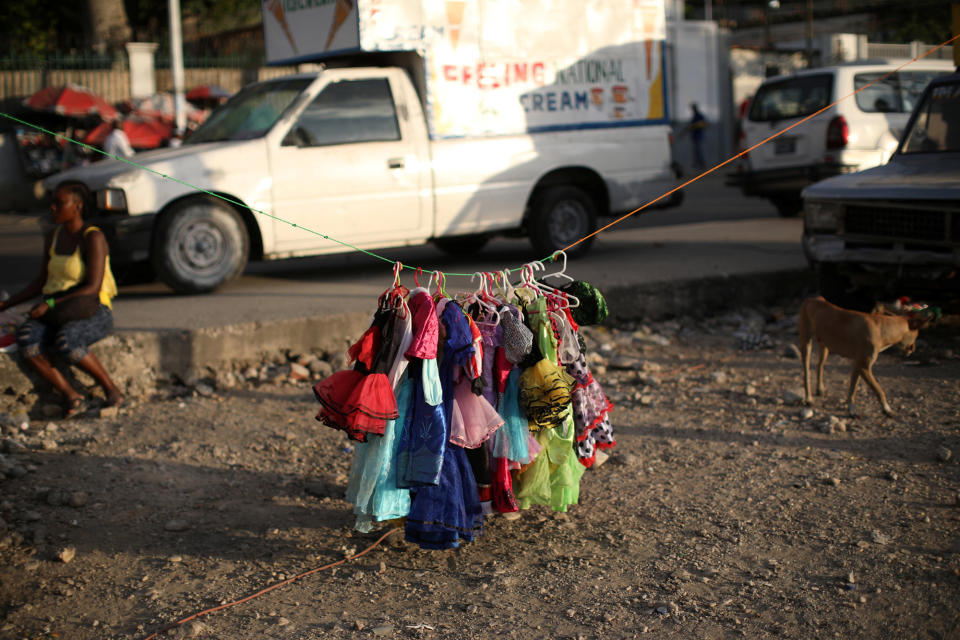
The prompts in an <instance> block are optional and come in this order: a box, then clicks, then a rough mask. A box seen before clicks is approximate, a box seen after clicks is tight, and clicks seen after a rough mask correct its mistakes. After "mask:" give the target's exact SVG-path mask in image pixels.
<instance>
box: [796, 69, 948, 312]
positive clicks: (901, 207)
mask: <svg viewBox="0 0 960 640" xmlns="http://www.w3.org/2000/svg"><path fill="white" fill-rule="evenodd" d="M803 207H804V230H803V249H804V253H805V254H806V256H807V260H808V261H809V262H810V265H811V266H812V267H813V268H814V269H815V270H816V271H817V273H818V276H819V281H820V288H821V293H822V294H823V295H824V296H825V297H826V298H828V299H832V300H833V301H834V302H835V303H837V304H840V305H842V306H847V307H852V308H866V307H870V306H872V305H873V302H874V301H875V300H876V299H878V298H882V297H896V296H902V295H906V296H910V297H913V298H915V299H923V300H926V301H930V302H933V301H936V303H937V304H941V305H951V306H953V305H955V304H956V303H957V302H958V301H960V73H954V74H951V75H946V76H941V77H938V78H936V79H934V80H932V81H931V82H930V84H929V85H928V86H927V88H926V90H925V91H924V93H923V96H922V97H921V99H920V101H919V102H918V103H917V106H916V107H915V108H914V110H913V113H912V114H911V116H910V120H909V122H908V124H907V127H906V129H905V130H904V133H903V135H902V137H901V139H900V143H899V145H898V146H897V149H896V151H895V152H894V154H893V155H892V156H891V158H890V160H889V161H888V162H887V163H886V164H884V165H881V166H879V167H875V168H873V169H868V170H866V171H861V172H859V173H853V174H850V175H843V176H837V177H834V178H830V179H827V180H824V181H822V182H818V183H816V184H814V185H811V186H809V187H807V188H806V189H804V191H803Z"/></svg>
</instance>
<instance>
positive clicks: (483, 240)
mask: <svg viewBox="0 0 960 640" xmlns="http://www.w3.org/2000/svg"><path fill="white" fill-rule="evenodd" d="M488 242H490V236H487V235H483V234H476V235H470V236H454V237H451V238H434V239H433V246H435V247H436V248H437V249H440V251H443V252H444V253H448V254H450V255H451V256H472V255H473V254H475V253H477V252H478V251H480V249H483V248H484V247H485V246H487V243H488Z"/></svg>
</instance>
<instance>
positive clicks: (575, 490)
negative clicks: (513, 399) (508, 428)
mask: <svg viewBox="0 0 960 640" xmlns="http://www.w3.org/2000/svg"><path fill="white" fill-rule="evenodd" d="M526 312H527V314H528V317H530V318H531V322H530V324H531V325H533V326H532V328H533V329H534V331H535V335H536V338H535V339H536V340H537V344H538V346H539V347H540V352H541V353H542V354H543V356H544V359H545V360H547V361H549V362H548V364H550V365H553V366H552V367H549V366H547V364H544V363H543V362H542V361H541V362H540V363H537V365H536V367H531V368H539V369H540V370H541V371H552V372H554V373H553V375H551V374H548V375H547V376H542V375H539V374H537V375H536V376H533V378H532V379H533V380H536V379H550V381H551V382H550V384H549V385H548V386H547V388H546V393H547V395H548V396H550V397H551V398H552V399H553V400H554V401H556V400H560V399H562V398H563V397H566V404H565V406H563V407H562V408H561V409H560V410H559V411H557V412H556V414H555V415H554V420H553V422H552V423H551V424H550V426H549V427H548V425H547V424H546V421H543V422H541V423H540V424H538V426H539V427H541V428H540V431H539V433H538V434H537V442H538V443H539V444H540V446H541V447H542V450H541V451H540V453H539V454H538V455H537V457H536V459H534V461H533V462H532V463H531V464H530V466H528V467H527V468H526V469H525V470H524V471H522V472H521V473H519V474H518V475H517V484H516V494H515V495H516V498H517V502H518V503H519V505H520V508H521V509H528V508H530V506H531V505H533V504H545V505H548V506H550V508H552V509H553V510H554V511H566V510H567V507H569V506H570V505H571V504H576V503H577V502H578V501H579V499H580V478H581V477H582V476H583V472H584V471H585V467H584V466H583V465H582V464H580V461H579V460H577V455H576V449H575V448H574V437H575V433H576V427H575V425H574V422H573V414H572V411H571V407H570V390H571V389H572V387H573V378H572V376H570V375H569V374H567V373H566V372H565V371H563V369H560V368H559V363H558V360H557V341H556V337H555V336H554V334H553V329H552V327H551V326H550V321H549V319H548V317H547V300H546V298H542V297H541V298H538V299H537V300H535V301H534V302H532V303H530V304H529V305H527V308H526ZM524 373H525V374H526V371H525V372H524ZM560 374H562V375H560ZM564 385H566V395H565V396H564V391H563V387H564ZM522 392H523V385H521V393H522ZM543 400H544V401H545V402H546V401H548V400H549V398H544V399H543ZM531 427H533V423H532V421H531Z"/></svg>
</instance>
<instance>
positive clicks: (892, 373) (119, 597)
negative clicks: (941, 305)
mask: <svg viewBox="0 0 960 640" xmlns="http://www.w3.org/2000/svg"><path fill="white" fill-rule="evenodd" d="M795 311H796V305H793V306H788V307H786V308H783V309H779V308H778V309H750V310H742V311H740V312H738V313H728V314H726V315H723V316H721V317H717V318H712V319H707V320H682V321H670V322H662V323H657V324H651V325H649V326H633V327H620V328H617V329H595V330H593V331H590V332H589V334H588V343H589V344H590V346H591V347H592V348H593V349H594V353H595V356H593V357H594V369H595V373H596V374H597V377H598V378H599V379H600V380H601V382H602V383H603V384H604V385H605V387H606V389H607V391H608V393H609V395H610V396H611V397H612V398H613V399H614V400H615V401H616V402H617V404H618V406H617V408H616V410H615V412H614V418H615V426H616V428H617V434H618V440H619V445H618V446H617V447H616V449H614V450H613V454H612V455H611V457H610V459H609V460H608V461H607V462H606V464H604V465H603V466H601V467H599V468H596V469H591V470H589V471H588V472H587V473H586V474H585V475H584V478H583V482H582V493H581V503H580V504H579V505H578V506H575V507H573V508H571V510H570V512H569V513H567V514H558V513H552V512H550V511H549V510H547V509H545V508H534V509H531V510H529V511H527V512H525V513H524V514H523V517H521V518H520V519H519V520H515V521H509V520H507V519H504V518H503V517H492V518H489V519H488V520H487V522H486V526H485V531H484V535H483V536H482V537H480V538H479V539H478V540H476V541H475V542H473V543H471V544H467V545H464V546H463V547H462V548H461V549H459V550H457V551H454V552H428V551H422V550H420V549H419V548H416V547H411V546H409V545H407V544H405V543H404V542H403V541H402V534H396V533H395V534H392V535H390V536H388V537H387V538H386V539H385V540H384V541H383V542H382V543H380V544H379V545H378V546H376V547H375V548H373V550H371V551H369V552H368V553H366V554H365V555H363V556H361V557H359V558H356V559H353V560H349V561H346V562H344V563H342V564H340V565H339V566H336V567H334V568H332V569H328V570H324V571H318V572H316V573H313V574H311V575H309V576H306V577H303V578H301V579H299V580H296V581H294V582H292V583H289V584H285V585H283V586H280V587H279V588H277V589H275V590H272V591H270V592H268V593H265V594H263V595H261V596H259V597H256V598H254V599H251V600H249V601H246V602H244V603H242V604H238V605H236V606H232V607H228V608H225V609H222V610H221V611H219V612H217V613H214V614H212V615H206V616H203V617H200V618H197V619H195V620H192V621H190V622H187V623H185V624H182V625H180V626H177V627H175V628H172V629H169V630H164V627H166V626H167V625H169V624H171V623H174V622H177V621H179V620H181V619H183V618H186V617H188V616H190V615H192V614H195V613H197V612H200V611H203V610H207V609H209V608H211V607H217V606H220V605H225V604H228V603H231V602H233V601H235V600H238V599H241V598H244V597H246V596H249V595H251V594H254V593H255V592H257V591H259V590H261V589H263V588H265V587H269V586H270V585H275V584H278V583H280V582H283V581H284V580H288V579H290V578H292V577H294V576H297V575H299V574H301V573H304V572H307V571H310V570H313V569H316V568H318V567H322V566H324V565H327V564H329V563H331V562H336V561H339V560H343V559H345V558H347V557H350V556H353V555H355V554H357V553H359V552H361V551H363V550H364V549H366V548H367V547H369V546H370V545H372V544H374V543H375V541H376V540H377V538H378V537H379V536H380V535H382V534H384V533H387V532H388V531H389V530H390V529H389V527H384V528H383V529H381V530H379V531H377V532H375V533H373V534H360V533H358V532H355V531H354V530H353V529H352V525H353V517H352V515H351V512H350V505H348V504H347V503H346V502H344V501H343V500H342V492H343V489H344V487H345V484H346V479H347V474H348V469H349V460H350V444H349V442H348V441H347V440H346V439H345V438H344V437H343V434H342V433H340V432H334V431H332V430H329V429H327V428H325V427H322V426H320V425H319V423H317V422H315V421H314V420H313V416H314V414H315V412H316V410H317V406H316V404H315V401H314V400H313V398H312V396H311V393H310V390H309V388H310V384H309V381H290V380H289V379H288V377H287V376H286V375H285V374H286V372H287V371H289V367H286V368H284V367H272V368H270V367H268V368H264V369H259V370H258V369H251V370H250V371H247V372H245V375H244V372H238V373H239V374H240V375H237V376H233V375H230V376H221V379H220V380H219V381H212V380H211V381H206V383H205V384H204V383H200V384H195V385H194V386H193V388H187V387H184V386H177V385H171V386H169V387H167V388H164V389H162V390H160V392H158V393H157V394H156V396H154V397H150V398H141V399H140V400H139V402H136V403H135V404H134V405H133V406H131V407H129V408H126V409H123V410H122V411H121V412H120V413H119V414H117V415H109V414H106V415H104V416H103V417H96V418H95V417H85V418H81V419H78V420H74V421H70V422H49V420H48V419H45V418H42V417H39V416H33V417H32V419H31V420H30V421H29V424H28V425H27V426H26V428H25V429H24V428H22V427H23V424H21V423H23V422H24V420H23V419H22V418H19V419H14V418H17V417H16V416H15V415H11V412H12V409H11V408H9V407H8V409H10V410H9V411H8V413H7V419H6V421H7V423H8V424H7V426H6V427H5V435H4V441H3V454H2V458H0V471H2V474H0V476H4V477H5V479H3V480H2V481H0V490H2V500H0V566H2V568H0V612H2V621H0V637H2V638H17V639H19V638H55V637H58V638H69V639H86V638H91V639H92V638H98V639H99V638H137V639H141V638H148V637H153V634H154V633H156V632H158V631H159V632H160V633H159V634H158V635H157V637H163V638H169V637H175V638H180V637H182V638H217V639H225V640H233V639H246V638H290V639H301V638H371V637H386V638H391V637H392V638H489V637H516V638H541V637H544V638H545V637H550V638H636V637H652V638H683V639H687V638H698V639H709V638H717V639H719V638H751V639H753V638H761V639H762V638H778V639H779V638H795V639H809V638H833V637H840V638H869V639H885V638H891V639H894V638H911V639H914V638H960V495H958V491H960V465H958V463H957V454H958V453H960V403H958V402H957V397H958V391H960V388H958V384H960V359H958V355H957V354H960V332H958V331H957V325H956V324H955V323H954V324H951V323H944V324H942V325H940V326H939V327H936V328H933V329H930V330H928V331H927V332H926V333H924V334H922V336H921V343H920V347H919V349H918V351H917V352H916V353H915V354H914V355H913V356H911V357H910V358H909V359H904V358H902V357H901V356H900V355H898V354H889V353H885V354H883V355H882V356H881V359H880V361H879V362H878V363H877V366H876V367H875V372H876V374H877V377H878V379H879V380H880V383H881V385H883V387H884V388H885V389H886V391H887V394H888V397H889V399H890V401H891V404H892V405H893V407H894V409H896V411H897V416H896V417H894V418H888V417H886V416H884V415H883V414H882V413H881V412H880V410H879V406H878V404H877V403H876V401H875V399H874V398H873V397H872V395H869V394H868V392H867V390H866V389H865V388H863V385H861V390H860V395H859V397H858V400H857V406H858V409H859V413H860V417H858V418H855V419H850V418H847V417H846V411H845V406H844V404H843V398H842V396H843V393H844V387H845V381H846V376H847V364H846V362H844V361H842V360H841V359H836V360H834V361H833V362H832V363H831V364H828V366H827V377H828V381H827V394H826V396H825V398H823V399H820V400H819V401H818V403H817V404H816V406H814V407H813V408H812V410H811V409H807V408H804V407H802V406H801V404H800V395H799V393H800V366H799V361H798V360H797V359H796V354H795V352H794V351H793V349H792V348H791V347H790V343H791V342H792V340H793V336H794V332H795V322H794V320H793V314H794V313H795ZM314 364H316V363H314ZM317 368H318V367H316V366H315V367H314V369H317ZM320 368H322V367H320ZM278 371H279V372H280V375H277V373H276V372H278ZM298 371H299V370H298ZM246 377H249V378H251V380H249V381H245V380H244V378H246Z"/></svg>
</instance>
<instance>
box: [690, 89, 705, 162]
mask: <svg viewBox="0 0 960 640" xmlns="http://www.w3.org/2000/svg"><path fill="white" fill-rule="evenodd" d="M690 110H691V111H693V116H692V117H691V118H690V122H689V123H688V124H687V128H686V131H687V132H688V133H689V134H690V140H691V141H692V143H693V166H694V168H695V169H704V168H706V166H707V162H706V160H705V159H704V155H703V140H704V138H705V137H706V133H707V119H706V118H705V117H704V115H703V113H702V112H701V111H700V109H699V107H697V103H696V102H691V103H690Z"/></svg>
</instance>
